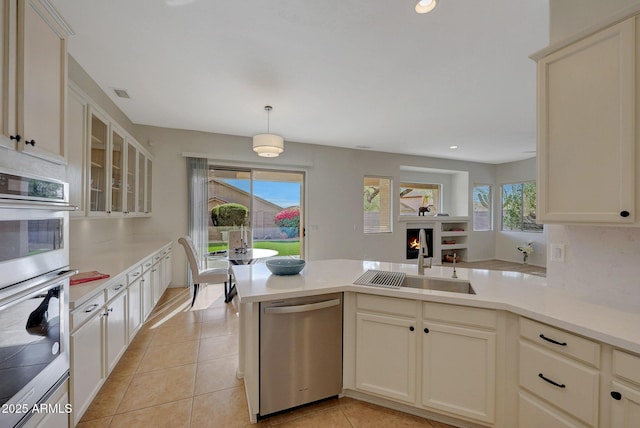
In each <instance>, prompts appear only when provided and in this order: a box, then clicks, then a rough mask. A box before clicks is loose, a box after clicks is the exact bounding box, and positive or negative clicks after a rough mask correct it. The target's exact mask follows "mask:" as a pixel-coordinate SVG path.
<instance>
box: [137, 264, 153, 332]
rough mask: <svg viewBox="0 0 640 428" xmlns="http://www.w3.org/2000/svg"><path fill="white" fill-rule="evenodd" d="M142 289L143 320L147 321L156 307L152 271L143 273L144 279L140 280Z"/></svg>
mask: <svg viewBox="0 0 640 428" xmlns="http://www.w3.org/2000/svg"><path fill="white" fill-rule="evenodd" d="M140 287H141V289H142V319H145V320H146V319H147V317H148V316H149V314H150V313H151V310H152V309H153V305H154V301H153V283H152V282H151V269H148V270H146V271H144V272H143V273H142V278H140Z"/></svg>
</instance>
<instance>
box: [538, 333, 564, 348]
mask: <svg viewBox="0 0 640 428" xmlns="http://www.w3.org/2000/svg"><path fill="white" fill-rule="evenodd" d="M540 339H542V340H546V341H547V342H550V343H553V344H554V345H560V346H567V342H558V341H557V340H553V339H549V338H548V337H546V336H545V335H544V334H540Z"/></svg>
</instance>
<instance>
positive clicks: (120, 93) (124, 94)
mask: <svg viewBox="0 0 640 428" xmlns="http://www.w3.org/2000/svg"><path fill="white" fill-rule="evenodd" d="M113 92H114V93H115V94H116V95H117V96H118V97H120V98H131V97H130V96H129V93H128V92H127V90H126V89H116V88H113Z"/></svg>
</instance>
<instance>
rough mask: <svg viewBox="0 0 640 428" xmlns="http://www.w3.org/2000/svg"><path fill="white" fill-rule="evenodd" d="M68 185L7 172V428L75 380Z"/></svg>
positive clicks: (1, 387) (1, 328) (0, 346)
mask: <svg viewBox="0 0 640 428" xmlns="http://www.w3.org/2000/svg"><path fill="white" fill-rule="evenodd" d="M68 201H69V197H68V185H67V184H66V183H64V182H61V181H58V180H55V179H51V178H44V177H38V176H35V175H31V174H25V173H22V172H16V171H10V170H7V169H0V379H1V381H0V405H1V406H2V407H1V408H2V411H0V426H2V427H13V426H20V425H22V424H24V423H25V422H26V421H27V420H28V418H29V416H30V414H31V413H32V409H33V407H34V406H36V405H38V404H40V403H43V402H46V400H47V399H48V398H49V396H50V395H51V394H52V393H53V392H55V390H56V389H57V387H58V386H59V385H61V384H63V383H64V382H65V380H66V379H67V378H68V377H69V339H70V337H69V301H68V294H69V277H70V276H71V275H72V274H73V273H75V272H70V271H69V211H71V210H74V209H75V207H72V206H70V205H69V204H68Z"/></svg>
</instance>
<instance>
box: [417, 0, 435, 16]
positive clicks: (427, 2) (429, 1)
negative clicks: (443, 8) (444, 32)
mask: <svg viewBox="0 0 640 428" xmlns="http://www.w3.org/2000/svg"><path fill="white" fill-rule="evenodd" d="M437 5H438V0H418V3H416V12H417V13H429V12H431V11H432V10H433V9H435V8H436V6H437Z"/></svg>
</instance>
